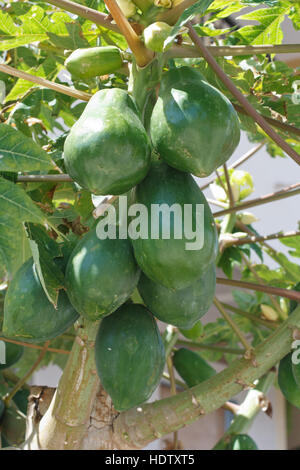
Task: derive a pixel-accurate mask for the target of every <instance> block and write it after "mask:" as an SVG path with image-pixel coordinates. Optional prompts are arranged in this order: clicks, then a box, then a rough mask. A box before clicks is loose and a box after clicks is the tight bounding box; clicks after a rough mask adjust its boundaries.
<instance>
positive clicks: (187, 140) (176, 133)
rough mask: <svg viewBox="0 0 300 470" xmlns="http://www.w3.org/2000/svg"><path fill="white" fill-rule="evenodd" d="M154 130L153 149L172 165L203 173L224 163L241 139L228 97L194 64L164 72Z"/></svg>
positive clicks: (152, 117)
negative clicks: (206, 78) (195, 67)
mask: <svg viewBox="0 0 300 470" xmlns="http://www.w3.org/2000/svg"><path fill="white" fill-rule="evenodd" d="M150 128H151V138H152V142H153V145H154V147H155V148H156V150H157V151H158V153H159V154H160V155H161V157H162V158H163V159H164V160H165V161H166V162H167V163H168V164H169V165H171V166H173V167H174V168H177V169H178V170H181V171H186V172H189V173H192V174H194V175H196V176H200V177H204V176H208V175H210V174H211V173H212V172H213V171H214V170H216V169H217V168H218V167H219V166H220V165H222V164H224V163H225V162H226V160H228V158H229V157H230V156H231V155H232V153H233V151H234V150H235V148H236V147H237V145H238V143H239V140H240V128H239V121H238V117H237V113H236V111H235V109H234V108H233V106H232V104H231V103H230V101H229V100H228V99H227V98H226V96H225V95H223V94H222V93H221V92H220V91H219V90H217V89H216V88H214V87H213V86H212V85H210V84H209V83H208V82H207V81H206V80H205V79H204V78H203V76H202V75H201V73H200V72H199V71H197V70H195V69H192V68H191V67H181V68H178V69H171V70H170V71H169V72H167V73H165V74H164V75H163V78H162V82H161V87H160V92H159V98H158V100H157V102H156V104H155V106H154V109H153V113H152V116H151V125H150Z"/></svg>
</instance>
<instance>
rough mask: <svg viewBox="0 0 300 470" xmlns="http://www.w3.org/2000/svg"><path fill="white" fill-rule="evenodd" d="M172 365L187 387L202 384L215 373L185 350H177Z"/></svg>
mask: <svg viewBox="0 0 300 470" xmlns="http://www.w3.org/2000/svg"><path fill="white" fill-rule="evenodd" d="M173 364H174V367H175V369H176V370H177V372H178V374H179V375H180V377H182V379H183V380H184V381H185V383H186V384H187V385H188V386H189V387H194V386H195V385H198V384H200V383H201V382H204V381H205V380H207V379H209V378H210V377H212V376H213V375H215V374H216V371H215V369H214V368H213V367H211V366H210V365H209V364H208V363H207V362H206V361H205V360H204V359H202V357H201V356H200V355H199V354H198V353H196V352H194V351H190V350H189V349H186V348H181V349H178V351H176V352H175V354H174V356H173Z"/></svg>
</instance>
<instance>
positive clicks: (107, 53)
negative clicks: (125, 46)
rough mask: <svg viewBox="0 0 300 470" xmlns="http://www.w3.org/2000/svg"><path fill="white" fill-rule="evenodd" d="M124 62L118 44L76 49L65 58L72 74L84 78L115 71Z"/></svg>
mask: <svg viewBox="0 0 300 470" xmlns="http://www.w3.org/2000/svg"><path fill="white" fill-rule="evenodd" d="M122 64H123V59H122V55H121V52H120V50H119V49H118V48H117V47H116V46H104V47H90V48H87V49H76V51H73V52H72V54H70V55H69V57H68V58H67V59H66V60H65V67H66V69H67V70H68V71H69V72H70V74H71V75H72V76H73V77H75V78H80V79H82V80H88V79H90V78H93V77H97V76H101V75H107V74H110V73H113V72H115V71H116V70H118V69H119V68H120V67H122Z"/></svg>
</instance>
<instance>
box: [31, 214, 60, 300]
mask: <svg viewBox="0 0 300 470" xmlns="http://www.w3.org/2000/svg"><path fill="white" fill-rule="evenodd" d="M25 227H26V232H27V235H28V238H29V244H30V248H31V251H32V256H33V260H34V262H35V266H36V270H37V274H38V277H39V279H40V282H41V285H42V287H43V289H44V291H45V294H46V296H47V297H48V300H49V301H50V302H51V303H52V304H53V305H54V307H55V308H56V307H57V300H58V294H59V290H60V289H62V288H63V286H64V276H63V273H62V271H61V270H60V269H59V267H58V265H57V264H56V263H55V262H54V260H53V259H54V258H57V257H61V256H62V255H61V251H60V247H59V245H58V244H57V243H56V242H55V241H54V240H53V239H52V238H50V237H49V235H48V234H47V232H46V230H45V229H44V228H43V227H42V226H40V225H35V224H32V223H27V224H25Z"/></svg>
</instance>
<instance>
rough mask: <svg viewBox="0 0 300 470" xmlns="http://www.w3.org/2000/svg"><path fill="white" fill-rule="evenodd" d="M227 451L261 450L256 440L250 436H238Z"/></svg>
mask: <svg viewBox="0 0 300 470" xmlns="http://www.w3.org/2000/svg"><path fill="white" fill-rule="evenodd" d="M226 450H259V449H258V447H257V445H256V443H255V442H254V440H253V439H252V438H251V437H250V436H248V434H237V435H235V436H233V437H232V438H231V440H230V442H229V443H228V446H227V449H226Z"/></svg>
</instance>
